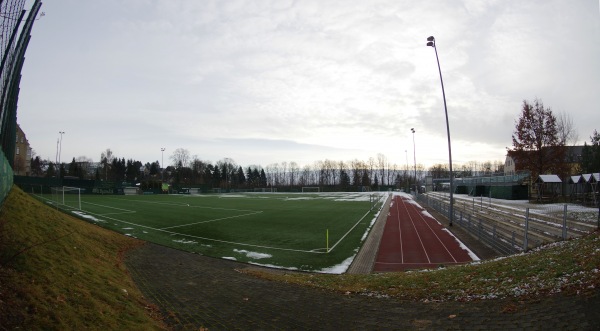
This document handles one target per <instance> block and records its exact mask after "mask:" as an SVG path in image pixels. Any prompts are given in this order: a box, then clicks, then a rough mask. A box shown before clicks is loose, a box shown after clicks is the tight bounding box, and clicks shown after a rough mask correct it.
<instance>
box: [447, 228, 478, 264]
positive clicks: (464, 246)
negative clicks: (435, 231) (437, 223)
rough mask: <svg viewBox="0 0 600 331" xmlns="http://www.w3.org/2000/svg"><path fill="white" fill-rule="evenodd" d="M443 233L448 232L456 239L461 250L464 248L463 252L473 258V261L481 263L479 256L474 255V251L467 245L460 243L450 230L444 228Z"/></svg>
mask: <svg viewBox="0 0 600 331" xmlns="http://www.w3.org/2000/svg"><path fill="white" fill-rule="evenodd" d="M442 231H446V232H448V233H449V234H450V236H452V238H454V240H456V242H457V243H458V245H459V246H460V248H462V249H463V250H465V251H467V253H468V254H469V257H471V259H472V260H473V261H479V260H481V259H480V258H479V256H477V255H476V254H475V253H473V251H472V250H470V249H469V247H467V246H466V245H465V244H463V242H462V241H460V240H459V239H458V238H456V236H454V234H453V233H452V232H450V231H449V230H448V229H446V228H443V229H442Z"/></svg>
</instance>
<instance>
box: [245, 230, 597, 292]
mask: <svg viewBox="0 0 600 331" xmlns="http://www.w3.org/2000/svg"><path fill="white" fill-rule="evenodd" d="M245 272H246V273H249V274H253V275H255V276H258V277H262V278H266V279H271V280H276V281H283V282H287V283H295V284H300V285H307V286H313V287H317V288H323V289H328V290H334V291H339V292H342V293H347V294H351V293H359V294H364V295H369V296H378V297H393V298H397V299H400V300H416V301H422V302H442V301H475V300H486V299H502V298H518V299H519V300H526V299H536V300H537V299H541V298H542V297H544V296H546V295H552V294H557V293H566V294H592V293H598V289H599V288H600V233H599V232H598V231H596V232H594V233H591V234H589V235H587V236H584V237H582V238H579V239H572V240H568V241H562V242H556V243H553V244H549V245H546V246H544V247H540V248H537V249H535V250H533V251H531V252H528V253H525V254H519V255H514V256H509V257H503V258H498V259H495V260H489V261H484V262H478V263H472V264H469V265H463V266H453V267H448V268H443V269H437V270H424V271H413V272H406V273H382V274H371V275H325V274H300V273H269V272H264V271H257V270H252V269H249V270H246V271H245Z"/></svg>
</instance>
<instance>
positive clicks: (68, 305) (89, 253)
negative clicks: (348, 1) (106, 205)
mask: <svg viewBox="0 0 600 331" xmlns="http://www.w3.org/2000/svg"><path fill="white" fill-rule="evenodd" d="M140 244H141V242H140V241H137V240H135V239H132V238H127V237H125V236H123V235H121V234H117V233H114V232H112V231H108V230H105V229H102V228H100V227H97V226H93V225H90V224H88V223H85V222H83V221H80V220H78V219H76V218H73V217H70V216H67V215H65V214H63V213H61V212H58V211H56V210H54V209H51V208H49V207H47V206H45V205H44V204H42V203H41V202H39V201H37V200H35V199H33V198H31V197H30V196H28V195H27V194H25V193H24V192H23V191H21V190H20V189H18V188H17V187H14V188H13V189H12V191H11V192H10V194H9V196H8V197H7V199H6V201H5V202H4V205H3V207H2V209H1V210H0V329H14V328H23V329H27V330H51V329H53V330H76V329H110V330H115V329H120V330H124V329H136V330H159V329H161V328H162V324H161V322H160V321H159V320H157V319H153V318H152V316H151V315H152V314H156V310H155V309H154V308H153V307H151V306H149V305H148V304H147V302H146V301H145V300H144V299H143V297H142V295H141V293H140V292H139V290H138V289H137V288H136V287H135V284H134V283H133V281H132V279H131V277H130V276H129V275H128V273H127V271H126V269H125V265H124V264H123V261H122V259H123V253H124V252H125V251H126V250H127V249H129V248H132V247H135V246H136V245H140ZM156 315H157V314H156Z"/></svg>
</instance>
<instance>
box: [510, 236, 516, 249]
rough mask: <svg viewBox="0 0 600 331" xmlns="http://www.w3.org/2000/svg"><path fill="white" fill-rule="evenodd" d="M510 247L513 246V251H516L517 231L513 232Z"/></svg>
mask: <svg viewBox="0 0 600 331" xmlns="http://www.w3.org/2000/svg"><path fill="white" fill-rule="evenodd" d="M510 248H511V251H512V252H514V251H515V231H513V232H512V240H511V241H510Z"/></svg>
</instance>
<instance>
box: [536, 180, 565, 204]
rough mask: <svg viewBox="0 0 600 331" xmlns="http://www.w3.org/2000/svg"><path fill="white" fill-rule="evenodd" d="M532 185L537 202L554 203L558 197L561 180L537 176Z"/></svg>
mask: <svg viewBox="0 0 600 331" xmlns="http://www.w3.org/2000/svg"><path fill="white" fill-rule="evenodd" d="M534 185H535V188H536V191H537V199H536V200H537V201H539V202H544V201H554V199H556V198H557V197H558V196H559V195H560V191H561V186H562V180H560V178H559V177H558V176H557V175H539V176H538V178H537V179H536V180H535V183H534Z"/></svg>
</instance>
